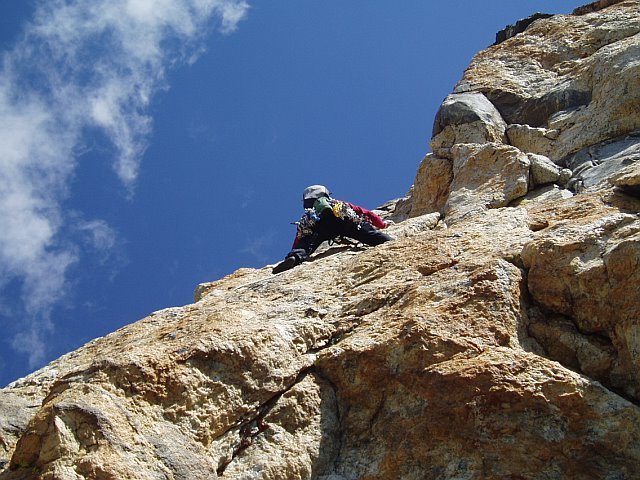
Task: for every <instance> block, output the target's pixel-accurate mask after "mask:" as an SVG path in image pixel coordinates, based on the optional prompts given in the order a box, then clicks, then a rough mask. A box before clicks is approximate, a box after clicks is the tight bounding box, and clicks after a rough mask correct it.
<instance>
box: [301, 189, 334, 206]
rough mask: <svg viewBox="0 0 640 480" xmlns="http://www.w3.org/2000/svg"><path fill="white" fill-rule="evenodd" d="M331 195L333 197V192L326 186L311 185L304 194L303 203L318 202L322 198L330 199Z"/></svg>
mask: <svg viewBox="0 0 640 480" xmlns="http://www.w3.org/2000/svg"><path fill="white" fill-rule="evenodd" d="M329 195H331V192H330V191H329V189H328V188H327V187H325V186H324V185H311V186H310V187H307V188H305V189H304V192H302V201H303V202H304V201H305V200H317V199H319V198H320V197H328V196H329Z"/></svg>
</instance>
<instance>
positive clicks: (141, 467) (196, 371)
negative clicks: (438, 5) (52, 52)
mask: <svg viewBox="0 0 640 480" xmlns="http://www.w3.org/2000/svg"><path fill="white" fill-rule="evenodd" d="M637 10H638V2H630V1H623V2H599V3H598V4H597V5H592V6H591V7H585V8H584V9H583V10H582V11H580V12H577V13H579V15H578V14H576V15H573V16H554V17H551V18H541V19H539V20H536V21H535V22H533V23H532V24H531V25H529V26H528V27H527V28H526V29H525V30H524V32H522V33H518V34H516V35H515V36H513V37H511V38H509V39H507V40H506V41H504V42H502V43H500V44H499V45H496V46H493V47H491V48H489V49H488V50H486V51H484V52H480V53H479V54H478V56H476V58H475V59H474V61H473V62H472V65H471V66H470V68H469V69H468V70H467V72H466V73H465V76H464V78H463V80H462V81H461V82H460V84H459V86H458V87H457V88H456V92H454V94H452V95H451V96H450V97H448V99H447V100H446V101H445V102H444V103H443V107H442V109H441V112H440V113H439V115H438V118H437V119H436V125H435V126H434V139H433V141H432V145H433V146H434V153H433V154H431V155H429V156H427V158H426V159H425V160H424V161H423V163H422V164H421V166H420V169H419V171H418V174H417V177H416V182H415V185H414V188H413V190H412V194H411V197H410V198H404V199H402V201H400V202H395V203H394V202H391V203H389V204H387V205H385V208H384V210H385V214H386V215H390V216H393V215H394V214H396V215H399V216H401V217H405V216H406V215H407V212H408V211H409V208H410V215H411V216H412V218H410V219H408V220H405V221H404V222H402V223H400V224H398V225H396V226H395V227H393V229H392V233H393V234H394V235H395V236H396V237H397V240H396V241H394V242H389V243H387V244H384V245H381V246H378V247H375V248H364V249H358V248H355V249H354V248H351V249H350V248H345V247H333V248H325V249H324V250H323V251H321V252H319V253H318V254H317V255H316V256H315V258H314V259H313V261H311V262H309V263H306V264H303V265H301V266H299V267H296V268H294V269H293V270H290V271H287V272H284V273H282V274H279V275H275V276H274V275H272V274H271V273H270V267H265V268H263V269H257V270H254V269H240V270H238V271H237V272H235V273H234V274H232V275H230V276H228V277H225V278H223V279H221V280H218V281H216V282H212V283H209V284H204V285H200V286H199V287H198V289H197V292H196V301H195V303H194V304H192V305H187V306H184V307H178V308H172V309H167V310H162V311H159V312H156V313H154V314H152V315H150V316H149V317H147V318H145V319H143V320H140V321H138V322H136V323H133V324H131V325H129V326H127V327H124V328H122V329H120V330H118V331H117V332H114V333H112V334H111V335H109V336H107V337H104V338H100V339H97V340H94V341H93V342H91V343H89V344H87V345H86V346H84V347H83V348H81V349H79V350H77V351H75V352H72V353H70V354H67V355H65V356H63V357H61V358H60V359H58V360H56V361H54V362H52V363H51V364H50V365H48V366H47V367H45V368H43V369H42V370H40V371H38V372H35V373H34V374H32V375H29V376H28V377H25V378H24V379H21V380H19V381H17V382H14V383H13V384H12V385H10V386H9V387H7V388H5V389H3V390H0V459H1V460H2V462H3V463H4V464H5V465H4V470H0V479H26V478H43V479H83V478H87V479H89V478H91V479H147V478H148V479H159V478H171V479H203V478H207V479H209V478H236V479H298V478H313V479H319V480H346V479H372V478H385V479H397V478H403V479H423V478H428V479H461V478H465V479H476V478H477V479H480V478H536V479H538V478H539V479H548V478H617V479H632V478H636V476H637V472H638V471H639V470H640V408H639V407H638V404H639V402H640V377H639V376H638V373H637V372H638V367H639V366H640V353H639V352H640V333H639V332H640V330H639V329H638V321H639V315H638V312H639V310H640V292H639V290H640V260H639V259H640V219H639V217H638V212H639V211H640V200H639V198H638V192H639V190H640V168H639V166H640V162H639V161H638V160H639V158H638V157H637V156H636V154H635V151H636V150H635V149H636V146H637V142H636V141H635V139H636V138H637V137H636V136H634V135H632V134H629V135H627V136H626V137H624V138H623V139H622V140H624V142H623V143H621V141H622V140H621V139H620V138H619V136H620V135H626V134H627V133H629V129H630V128H631V129H633V128H637V123H638V113H637V110H634V111H628V110H627V107H623V108H622V110H620V112H626V113H625V115H628V116H629V117H630V118H626V119H619V120H616V119H615V118H613V116H614V115H616V114H617V113H616V111H614V110H613V107H607V106H606V105H604V104H603V103H602V102H604V101H605V99H604V98H602V99H601V101H600V103H596V104H593V105H592V103H593V102H594V100H593V99H594V98H597V97H598V95H600V96H602V94H601V93H598V94H596V92H598V89H602V88H605V87H602V86H598V85H597V82H595V79H596V76H594V75H592V73H588V74H586V75H587V77H584V78H583V77H581V76H580V75H582V72H585V71H588V72H593V71H595V70H597V69H598V68H604V67H602V65H605V66H609V65H611V64H612V62H613V60H611V58H618V59H620V58H627V59H631V60H629V61H626V60H625V61H626V62H627V64H626V66H624V68H623V67H622V66H621V69H622V70H615V71H613V73H615V74H616V75H617V74H618V73H620V75H619V76H618V80H617V83H616V82H613V80H611V79H607V78H606V75H605V74H604V73H602V74H600V76H598V78H599V79H602V80H603V82H604V83H605V84H607V85H609V87H606V88H609V89H611V92H610V93H609V94H607V95H618V98H622V97H624V95H623V93H622V91H618V90H617V89H625V88H627V89H628V88H629V87H634V85H635V84H634V83H633V82H636V81H637V80H636V79H637V77H635V78H632V77H633V75H631V74H630V73H629V72H626V73H624V72H623V73H624V74H622V73H621V72H622V71H623V70H625V69H631V71H632V72H636V73H637V68H638V66H637V62H636V63H635V64H634V61H633V55H631V54H630V53H629V52H630V51H631V52H632V51H633V48H635V47H634V45H637V18H638V16H637ZM614 27H615V28H614ZM574 29H575V30H574ZM561 31H562V32H564V35H565V36H566V38H563V39H560V38H559V35H560V33H559V32H561ZM634 32H635V33H634ZM530 36H533V39H532V38H530ZM603 39H604V40H603ZM587 40H589V41H592V43H593V44H592V45H591V44H585V43H584V42H587ZM558 42H560V43H558ZM581 42H582V43H583V44H580V43H581ZM634 42H635V43H634ZM523 45H525V46H526V48H525V49H524V50H522V48H523V47H522V46H523ZM545 45H546V47H545ZM553 45H555V46H553ZM551 46H553V48H554V49H556V50H557V52H555V53H553V55H550V56H549V54H548V52H546V51H545V48H551ZM532 49H533V50H532ZM628 49H631V50H628ZM532 52H533V53H535V54H536V55H533V56H530V58H529V60H527V58H528V57H527V55H531V54H532ZM576 52H577V53H576ZM607 52H609V53H608V55H609V58H608V59H607V58H605V57H607V55H605V53H607ZM625 52H627V53H625ZM596 57H597V58H596ZM531 59H534V60H535V61H534V60H531ZM550 59H551V60H550ZM636 60H637V57H636ZM495 62H498V64H499V65H500V68H497V69H496V68H494V67H495V65H493V64H494V63H495ZM523 62H524V63H526V62H533V64H531V65H529V64H527V65H529V66H528V67H526V65H524V63H523ZM567 62H568V63H567ZM598 62H601V63H598ZM613 63H615V62H613ZM622 63H624V62H622ZM622 63H620V65H622ZM509 65H512V67H509ZM514 65H515V66H516V67H517V68H513V66H514ZM532 65H533V66H532ZM598 65H600V66H599V67H598ZM521 67H523V68H521ZM524 67H526V68H524ZM492 68H493V70H491V76H490V77H487V76H483V75H485V73H486V72H487V71H488V70H489V69H492ZM607 68H608V67H607ZM634 69H635V70H634ZM605 70H606V68H605ZM603 71H604V70H603ZM483 72H485V73H483ZM517 75H522V76H524V77H520V78H517ZM527 75H532V76H531V77H530V78H529V77H526V76H527ZM525 77H526V78H525ZM561 77H562V78H561ZM585 79H586V80H585ZM566 82H569V84H571V85H579V86H582V85H588V86H589V89H588V92H589V95H585V96H583V97H581V96H580V95H581V94H580V95H577V97H576V96H574V97H572V95H573V94H570V93H567V94H566V95H565V94H562V95H559V96H555V97H554V95H555V94H554V95H550V94H548V92H549V91H551V92H557V91H559V90H558V88H559V87H558V86H559V85H561V86H563V87H562V88H564V85H565V84H566ZM614 87H615V88H614ZM580 88H582V87H580ZM461 89H464V90H465V92H463V93H461V92H460V90H461ZM545 89H548V90H545ZM614 90H615V92H614ZM576 91H578V92H583V91H584V92H586V91H587V90H580V89H577V90H576ZM616 92H617V93H616ZM635 92H636V93H637V89H636V91H635ZM563 95H564V96H563ZM634 95H635V93H633V92H632V93H631V95H630V100H629V101H630V102H631V103H629V104H627V106H629V105H631V104H632V103H633V101H635V100H633V99H634V98H635V97H634ZM605 96H606V95H605ZM558 98H560V99H562V98H565V99H568V100H567V101H568V103H569V104H571V103H572V102H573V100H571V98H574V99H575V98H578V99H579V101H580V102H586V103H584V104H582V103H581V104H580V105H578V106H576V105H573V106H570V105H569V106H568V105H565V104H564V103H562V102H565V100H562V101H560V100H558ZM625 98H626V97H625ZM504 99H507V100H508V101H506V103H505V101H504ZM549 99H551V100H549ZM569 100H571V101H569ZM547 101H549V102H550V103H549V104H547V103H545V102H547ZM576 101H577V100H576ZM540 102H542V104H544V105H543V106H542V107H540V105H541V103H540ZM565 103H566V102H565ZM556 108H561V109H567V108H568V109H569V110H560V111H559V112H560V113H559V112H558V111H556V110H554V109H556ZM571 109H574V110H571ZM580 109H582V110H580ZM579 111H582V112H583V113H582V114H578V113H575V112H579ZM585 111H587V112H589V115H590V116H591V121H592V123H593V124H592V125H591V126H590V127H589V128H586V124H585V125H583V126H585V129H584V130H585V131H584V132H583V133H581V134H580V135H578V133H577V129H574V130H572V127H570V126H568V127H566V128H564V129H563V128H555V127H554V125H557V124H553V122H552V120H550V119H552V118H555V119H556V120H557V119H558V118H560V117H563V116H564V117H563V118H569V117H570V118H571V119H572V120H571V121H574V120H575V121H576V123H573V124H572V125H577V124H578V123H579V118H582V117H581V115H586V114H584V112H585ZM531 112H534V113H531ZM540 112H543V113H544V114H541V113H540ZM547 113H548V116H547ZM540 115H542V116H541V117H540ZM543 117H544V118H543ZM596 117H597V118H596ZM535 118H538V119H539V118H542V121H538V120H535ZM585 118H586V117H585ZM532 119H534V120H535V121H534V120H532ZM607 119H609V120H610V121H609V123H608V125H609V126H610V128H609V129H605V128H604V125H605V124H606V121H607ZM505 120H506V121H505ZM569 123H570V122H569ZM569 123H567V124H566V125H569ZM513 132H517V134H516V133H513ZM607 132H608V133H607ZM631 133H633V132H631ZM517 135H520V137H518V138H519V139H520V140H519V141H518V142H514V141H513V138H515V137H516V136H517ZM634 142H635V143H634ZM584 149H591V150H589V151H590V152H591V155H592V156H591V157H590V158H591V160H590V161H591V162H592V165H591V166H589V168H584V169H583V173H581V172H577V173H576V170H577V168H575V165H573V164H571V165H572V166H570V165H569V163H568V162H567V158H568V157H567V155H580V152H581V151H583V150H584ZM597 152H604V153H600V154H598V153H597ZM596 154H597V155H600V157H598V158H595V157H594V155H596ZM541 157H542V158H541ZM561 157H562V158H561ZM610 159H613V161H609V160H610ZM605 160H606V161H605ZM604 164H606V165H607V168H606V169H603V168H600V173H599V174H598V175H592V176H591V177H588V176H586V174H587V173H588V172H589V171H593V170H597V169H598V168H599V166H600V165H604ZM566 166H570V169H572V172H569V173H567V172H566V171H563V168H564V167H566ZM570 175H572V176H573V178H572V179H571V180H573V181H571V180H569V176H570ZM567 183H569V184H570V185H569V186H576V185H581V189H580V192H581V193H578V194H576V195H574V194H573V193H572V192H571V191H569V190H567V189H566V188H565V186H566V184H567ZM576 190H579V189H577V188H574V192H575V191H576ZM394 206H395V207H396V208H397V211H394ZM0 468H1V467H0Z"/></svg>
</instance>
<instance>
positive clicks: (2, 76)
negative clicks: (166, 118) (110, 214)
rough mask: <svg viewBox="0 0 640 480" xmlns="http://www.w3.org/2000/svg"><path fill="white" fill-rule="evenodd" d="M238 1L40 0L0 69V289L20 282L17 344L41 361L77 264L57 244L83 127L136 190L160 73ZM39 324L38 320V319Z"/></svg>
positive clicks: (239, 14) (100, 243)
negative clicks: (24, 319)
mask: <svg viewBox="0 0 640 480" xmlns="http://www.w3.org/2000/svg"><path fill="white" fill-rule="evenodd" d="M247 10H248V5H247V4H246V2H244V1H242V0H40V1H39V2H38V3H37V4H36V9H35V15H34V19H33V20H32V21H31V22H30V23H29V24H27V25H26V27H25V30H24V35H23V36H22V37H21V38H20V40H19V41H18V42H17V43H16V44H15V46H14V47H13V48H12V49H11V50H9V51H7V52H4V53H3V54H2V58H1V63H0V288H2V287H3V285H6V284H7V283H8V282H9V281H11V280H18V281H20V282H21V284H22V290H23V294H22V297H23V303H24V309H25V311H26V312H27V313H28V314H29V315H30V316H31V317H32V318H34V319H35V318H40V319H41V320H40V323H38V322H37V321H35V320H34V323H32V324H31V325H30V327H29V328H27V329H25V331H24V332H23V333H22V334H20V336H18V337H16V339H15V340H14V342H13V344H14V347H15V348H16V349H18V350H19V351H22V352H25V353H27V352H29V354H30V358H31V361H32V364H36V363H38V362H39V361H40V360H42V358H43V355H44V351H45V350H44V344H43V343H42V342H41V337H42V335H43V334H44V333H45V332H47V331H49V330H50V329H52V328H53V326H52V325H51V324H50V323H49V322H48V320H46V319H48V318H49V314H50V311H51V308H52V307H53V306H54V305H55V303H56V302H57V301H58V300H59V299H60V298H61V295H64V292H65V288H66V275H67V272H68V268H69V266H70V265H72V264H73V263H74V262H77V261H78V260H79V258H81V252H79V250H78V248H77V247H74V246H73V245H70V244H69V242H68V241H67V240H66V239H63V238H60V237H61V232H62V231H63V227H64V226H65V225H66V224H67V223H68V222H69V216H68V214H67V213H66V212H64V211H63V210H62V207H61V204H62V201H63V200H64V199H65V198H67V197H68V184H69V181H70V179H71V177H72V175H73V172H74V170H75V168H76V164H77V162H78V161H79V158H77V155H76V152H77V151H78V149H79V147H80V146H81V145H82V137H83V134H84V133H85V132H86V131H87V129H91V128H98V129H101V130H102V131H103V132H104V133H105V134H106V135H107V137H108V138H109V140H110V141H111V143H112V145H113V147H114V152H113V168H114V170H115V172H116V174H117V176H118V177H119V179H120V180H121V182H122V183H123V185H125V187H127V189H129V191H131V192H132V191H133V189H134V186H135V180H136V178H137V175H138V171H139V165H140V160H141V157H142V155H143V153H144V151H145V149H146V147H147V141H148V138H149V134H150V132H151V118H150V116H149V114H148V113H147V108H148V107H149V104H150V102H151V100H152V98H153V95H154V93H156V92H158V91H159V90H162V89H165V88H166V87H167V86H166V84H165V71H166V69H167V68H171V67H173V66H175V65H177V64H180V63H184V62H190V61H192V60H193V56H194V52H196V53H199V52H201V51H202V49H203V38H204V37H205V35H207V34H208V33H209V32H210V31H211V30H212V28H213V26H214V25H217V28H218V29H219V30H220V31H222V32H223V33H229V32H232V31H233V30H234V29H235V28H236V26H237V24H238V22H239V21H240V20H242V18H243V17H244V16H245V15H246V12H247ZM80 230H82V231H84V232H85V233H86V234H88V235H89V237H90V239H91V243H92V245H93V247H94V248H96V249H98V250H100V249H102V250H105V249H109V248H111V247H112V246H113V245H114V244H115V237H114V235H115V234H114V232H113V231H112V230H111V229H110V227H109V226H108V225H106V224H105V223H104V222H101V221H100V220H94V221H87V222H85V224H84V225H83V226H81V227H80ZM43 319H44V320H43Z"/></svg>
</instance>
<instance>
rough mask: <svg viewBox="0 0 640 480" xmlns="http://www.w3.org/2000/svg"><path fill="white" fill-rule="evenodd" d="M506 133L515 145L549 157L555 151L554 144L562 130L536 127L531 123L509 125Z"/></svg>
mask: <svg viewBox="0 0 640 480" xmlns="http://www.w3.org/2000/svg"><path fill="white" fill-rule="evenodd" d="M506 133H507V138H508V139H509V143H510V144H511V145H513V146H514V147H516V148H519V149H520V150H522V151H523V152H525V153H536V154H538V155H544V156H546V157H549V156H550V155H551V154H552V152H553V151H554V150H553V144H554V141H555V140H556V139H557V138H558V135H559V134H560V130H549V129H547V128H535V127H530V126H529V125H509V126H508V127H507V131H506ZM552 160H553V159H552ZM554 163H555V162H554Z"/></svg>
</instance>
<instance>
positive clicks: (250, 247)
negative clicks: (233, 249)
mask: <svg viewBox="0 0 640 480" xmlns="http://www.w3.org/2000/svg"><path fill="white" fill-rule="evenodd" d="M274 237H275V234H274V232H266V233H263V234H261V235H260V234H259V235H255V236H254V237H252V238H250V239H247V240H246V241H245V243H244V246H243V247H242V248H241V249H240V252H241V253H247V254H249V255H251V256H252V257H254V258H255V259H256V260H258V261H260V262H265V261H266V260H268V259H269V254H268V251H269V247H270V246H271V245H273V239H274Z"/></svg>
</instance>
